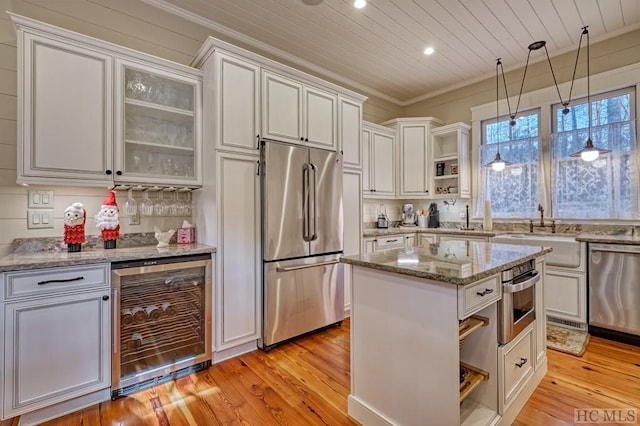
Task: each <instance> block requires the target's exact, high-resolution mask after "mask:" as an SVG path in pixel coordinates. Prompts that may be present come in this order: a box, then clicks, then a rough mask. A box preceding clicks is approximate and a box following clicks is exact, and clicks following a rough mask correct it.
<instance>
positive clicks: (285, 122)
mask: <svg viewBox="0 0 640 426" xmlns="http://www.w3.org/2000/svg"><path fill="white" fill-rule="evenodd" d="M337 118H338V99H337V95H336V94H334V93H330V92H327V91H325V90H322V89H319V88H316V87H312V86H308V85H304V84H302V83H300V82H298V81H296V80H293V79H290V78H286V77H283V76H280V75H277V74H274V73H271V72H268V71H263V72H262V131H263V133H264V135H263V136H264V137H265V138H269V139H278V140H283V141H285V142H292V143H301V144H305V145H308V146H313V147H316V148H324V149H329V150H332V151H335V150H337V148H338V132H337V128H338V126H337Z"/></svg>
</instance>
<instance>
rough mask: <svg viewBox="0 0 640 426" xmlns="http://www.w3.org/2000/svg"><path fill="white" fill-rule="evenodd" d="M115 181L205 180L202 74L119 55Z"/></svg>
mask: <svg viewBox="0 0 640 426" xmlns="http://www.w3.org/2000/svg"><path fill="white" fill-rule="evenodd" d="M116 81H117V82H118V84H116V120H115V123H116V134H115V154H116V156H115V176H114V180H115V181H116V182H127V183H146V184H153V185H157V184H161V185H185V186H190V185H191V186H193V185H200V184H201V179H200V176H201V171H200V169H201V164H200V159H201V156H200V155H199V153H200V152H201V147H200V140H201V138H200V127H201V126H200V124H199V120H200V116H199V113H198V111H199V108H197V107H198V105H200V93H201V81H200V79H194V78H190V77H188V76H184V75H179V74H177V73H174V72H171V71H170V70H167V69H164V70H163V69H162V68H160V67H158V66H154V67H150V66H146V65H144V64H141V63H136V62H132V61H128V60H124V59H116Z"/></svg>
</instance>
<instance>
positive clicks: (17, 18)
mask: <svg viewBox="0 0 640 426" xmlns="http://www.w3.org/2000/svg"><path fill="white" fill-rule="evenodd" d="M6 13H7V15H9V17H10V18H11V23H12V24H13V27H14V29H15V31H16V33H17V32H19V31H23V32H28V33H32V34H37V35H40V36H44V37H49V38H51V37H52V36H54V37H57V38H58V41H63V42H69V41H72V42H75V43H80V44H82V45H84V46H89V47H92V48H94V49H97V50H99V51H101V53H106V54H111V55H113V56H118V57H122V58H124V59H127V60H130V61H133V62H138V63H139V62H140V61H143V62H145V63H152V64H156V65H161V66H163V67H165V68H169V69H171V70H172V71H174V72H177V73H182V74H184V75H187V76H190V77H197V78H200V79H201V78H202V75H203V72H202V71H201V70H199V69H197V68H193V67H190V66H188V65H184V64H180V63H177V62H173V61H171V60H169V59H165V58H161V57H159V56H154V55H151V54H148V53H145V52H140V51H138V50H134V49H131V48H128V47H124V46H120V45H118V44H115V43H111V42H108V41H104V40H100V39H98V38H95V37H91V36H88V35H85V34H81V33H78V32H75V31H71V30H67V29H65V28H61V27H57V26H55V25H51V24H47V23H45V22H42V21H38V20H36V19H32V18H28V17H26V16H22V15H18V14H16V13H12V12H6Z"/></svg>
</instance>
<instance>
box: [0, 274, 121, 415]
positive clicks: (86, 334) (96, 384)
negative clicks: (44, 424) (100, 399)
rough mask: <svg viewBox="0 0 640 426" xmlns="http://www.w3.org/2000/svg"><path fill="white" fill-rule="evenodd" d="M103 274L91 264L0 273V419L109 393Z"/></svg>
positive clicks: (106, 286)
mask: <svg viewBox="0 0 640 426" xmlns="http://www.w3.org/2000/svg"><path fill="white" fill-rule="evenodd" d="M108 271H109V265H91V266H78V267H66V268H55V269H41V270H31V271H28V272H12V273H6V274H5V275H4V280H2V284H3V287H4V288H5V292H3V295H4V296H3V303H2V319H3V323H4V326H3V332H4V350H3V355H4V364H3V369H4V376H3V383H2V389H3V394H4V397H3V401H4V402H3V412H2V416H1V417H2V418H8V417H14V416H17V415H21V414H25V413H29V412H32V411H35V410H38V409H41V408H45V407H48V406H50V405H54V404H57V403H61V402H65V401H69V400H72V399H74V398H80V397H83V396H85V395H88V394H90V393H92V392H96V391H100V390H105V389H106V390H107V391H108V388H109V386H110V371H111V370H110V366H111V298H110V291H111V290H110V285H109V280H108ZM1 277H2V275H1V274H0V278H1ZM107 395H108V392H107ZM94 402H97V401H94ZM69 408H70V407H67V409H69ZM48 414H49V415H53V414H54V412H53V411H51V412H49V413H48ZM57 415H59V413H58V414H57Z"/></svg>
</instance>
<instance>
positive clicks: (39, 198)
mask: <svg viewBox="0 0 640 426" xmlns="http://www.w3.org/2000/svg"><path fill="white" fill-rule="evenodd" d="M28 197H29V202H28V206H27V207H29V208H30V209H51V208H53V191H40V190H35V189H30V190H29V191H28Z"/></svg>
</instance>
